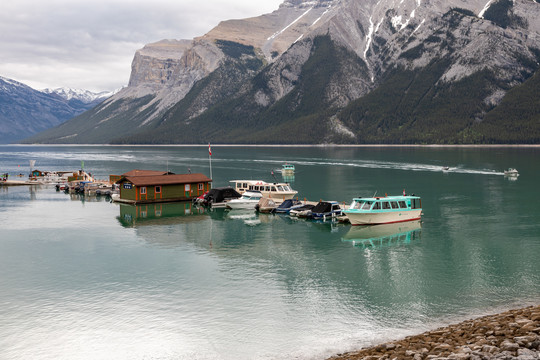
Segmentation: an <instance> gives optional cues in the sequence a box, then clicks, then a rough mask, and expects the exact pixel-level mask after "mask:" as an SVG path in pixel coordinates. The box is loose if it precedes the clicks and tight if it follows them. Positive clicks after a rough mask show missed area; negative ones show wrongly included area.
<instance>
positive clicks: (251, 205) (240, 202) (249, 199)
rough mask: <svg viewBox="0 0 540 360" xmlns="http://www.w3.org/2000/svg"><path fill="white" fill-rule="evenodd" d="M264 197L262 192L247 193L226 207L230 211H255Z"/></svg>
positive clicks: (231, 201)
mask: <svg viewBox="0 0 540 360" xmlns="http://www.w3.org/2000/svg"><path fill="white" fill-rule="evenodd" d="M262 197H263V195H262V194H261V192H260V191H246V192H244V194H242V197H240V198H238V199H232V200H230V201H229V202H227V203H226V207H227V208H229V209H255V206H256V205H257V204H258V203H259V201H260V200H261V199H262Z"/></svg>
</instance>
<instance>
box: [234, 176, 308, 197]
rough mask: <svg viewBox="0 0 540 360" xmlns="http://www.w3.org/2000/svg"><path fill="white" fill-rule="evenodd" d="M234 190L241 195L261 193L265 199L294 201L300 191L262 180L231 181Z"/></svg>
mask: <svg viewBox="0 0 540 360" xmlns="http://www.w3.org/2000/svg"><path fill="white" fill-rule="evenodd" d="M230 182H231V183H233V184H234V189H235V190H236V191H238V192H239V193H240V194H243V193H244V192H246V191H259V192H260V193H261V194H262V196H263V197H266V198H272V199H278V200H286V199H292V198H293V197H294V196H295V195H296V194H298V191H296V190H293V189H292V188H291V186H290V185H289V184H287V183H267V182H265V181H262V180H231V181H230Z"/></svg>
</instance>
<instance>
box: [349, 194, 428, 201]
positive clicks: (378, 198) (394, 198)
mask: <svg viewBox="0 0 540 360" xmlns="http://www.w3.org/2000/svg"><path fill="white" fill-rule="evenodd" d="M410 199H420V196H416V195H405V196H403V195H399V196H376V197H355V198H354V199H353V200H354V201H403V200H410Z"/></svg>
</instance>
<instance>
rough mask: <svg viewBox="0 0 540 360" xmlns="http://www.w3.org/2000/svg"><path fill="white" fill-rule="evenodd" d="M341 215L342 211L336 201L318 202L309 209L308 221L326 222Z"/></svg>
mask: <svg viewBox="0 0 540 360" xmlns="http://www.w3.org/2000/svg"><path fill="white" fill-rule="evenodd" d="M340 215H343V212H342V209H341V207H340V206H339V203H338V202H337V201H320V202H319V203H318V204H317V205H315V207H314V208H313V209H311V214H310V215H309V218H310V219H315V220H327V219H333V218H336V217H338V216H340Z"/></svg>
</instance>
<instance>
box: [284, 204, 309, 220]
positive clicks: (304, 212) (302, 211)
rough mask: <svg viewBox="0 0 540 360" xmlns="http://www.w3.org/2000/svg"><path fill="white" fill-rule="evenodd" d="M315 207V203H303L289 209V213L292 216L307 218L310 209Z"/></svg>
mask: <svg viewBox="0 0 540 360" xmlns="http://www.w3.org/2000/svg"><path fill="white" fill-rule="evenodd" d="M314 207H315V204H304V205H302V206H300V207H297V208H295V209H291V210H290V211H289V215H290V216H293V217H300V218H307V217H308V216H309V215H310V214H311V210H312V209H313V208H314Z"/></svg>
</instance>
